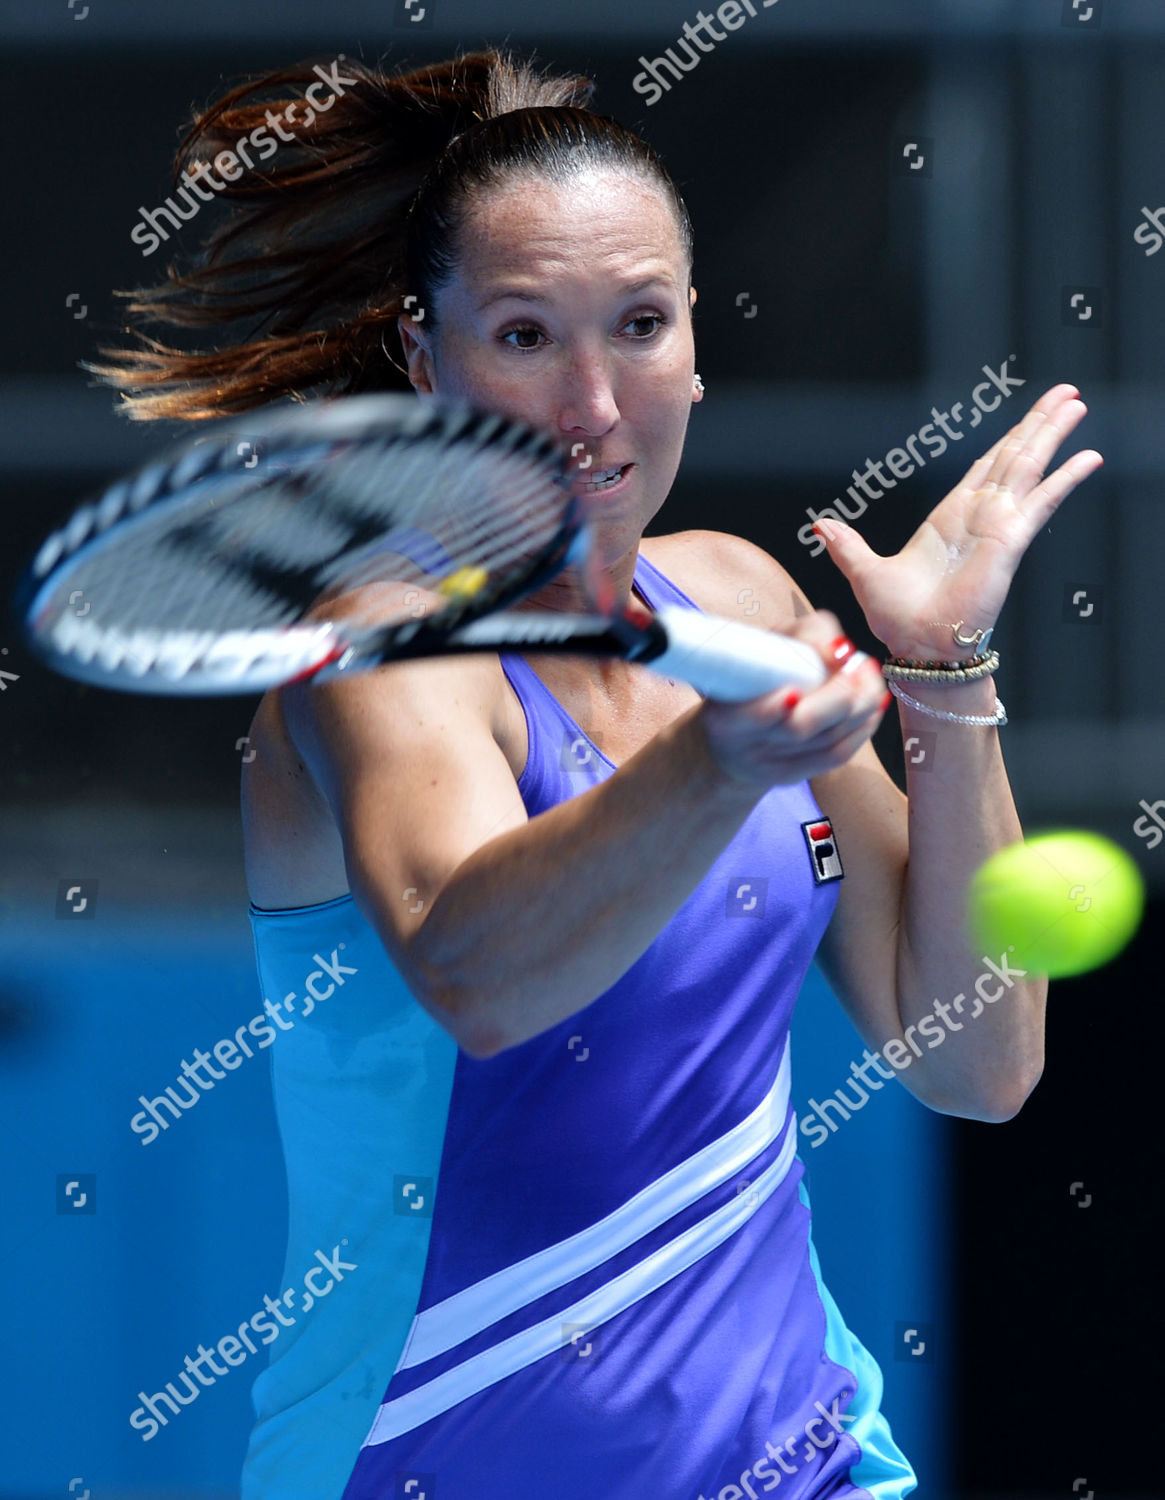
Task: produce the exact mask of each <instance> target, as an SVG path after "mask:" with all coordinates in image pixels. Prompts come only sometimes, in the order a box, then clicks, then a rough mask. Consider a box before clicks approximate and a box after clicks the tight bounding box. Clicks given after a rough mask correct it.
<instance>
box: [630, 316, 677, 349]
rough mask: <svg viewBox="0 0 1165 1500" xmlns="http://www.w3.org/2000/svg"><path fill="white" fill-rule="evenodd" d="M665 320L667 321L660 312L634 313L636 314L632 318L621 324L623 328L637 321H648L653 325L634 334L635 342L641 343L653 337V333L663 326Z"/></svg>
mask: <svg viewBox="0 0 1165 1500" xmlns="http://www.w3.org/2000/svg"><path fill="white" fill-rule="evenodd" d="M666 322H667V319H666V318H665V317H664V316H663V314H662V313H656V312H650V313H636V315H635V316H634V317H633V318H631V319H629V321H628V322H626V323H625V324H624V325H623V326H624V327H625V328H630V327H631V326H632V325H633V324H635V323H639V324H643V323H650V324H652V325H654V326H652V327H650V328H648V329H647V330H646V332H644V333H640V334H638V335H636V336H635V342H636V343H643V342H645V341H646V340H647V339H649V338H653V337H654V336H655V334H656V333H658V332H659V330H660V329H661V328H662V327H663V325H664V324H665V323H666Z"/></svg>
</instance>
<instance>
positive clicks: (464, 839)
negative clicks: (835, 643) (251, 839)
mask: <svg viewBox="0 0 1165 1500" xmlns="http://www.w3.org/2000/svg"><path fill="white" fill-rule="evenodd" d="M830 622H832V624H831V623H830ZM801 630H802V633H803V637H804V638H805V639H810V640H812V641H813V642H814V643H815V644H817V645H818V646H819V648H820V647H821V645H822V642H823V641H824V642H828V641H829V640H831V639H832V638H833V636H834V635H836V633H837V631H836V621H834V620H833V617H832V616H821V615H815V616H814V617H812V619H811V620H809V621H805V622H802V624H801ZM823 654H824V651H823ZM817 692H818V693H819V694H826V696H827V704H826V707H827V709H828V707H829V704H832V705H833V708H834V713H833V714H832V716H831V723H830V725H829V727H828V728H827V729H825V730H824V731H823V732H822V733H821V734H819V735H816V736H814V737H813V738H812V739H810V740H806V738H805V737H804V736H803V735H792V734H790V733H789V732H788V731H787V730H786V729H785V728H784V722H783V721H784V718H785V710H784V709H783V708H781V706H780V704H779V702H778V701H777V699H778V697H779V695H777V694H772V695H768V696H766V697H764V698H759V699H754V700H753V701H752V703H750V704H743V705H732V706H729V705H724V704H713V703H707V702H705V703H702V704H699V705H697V706H696V707H695V708H693V709H690V710H689V711H688V712H687V713H686V714H683V715H681V716H680V717H679V718H678V719H676V720H674V721H673V722H672V723H671V724H669V725H668V726H666V728H664V729H663V730H661V731H660V732H659V733H658V734H657V735H655V736H654V737H653V738H652V739H651V740H650V741H649V742H648V743H647V744H646V745H644V746H643V747H642V748H641V749H640V750H639V751H638V752H637V753H636V754H635V755H633V756H632V757H631V758H630V759H629V760H627V761H626V762H625V763H624V764H623V765H622V766H620V767H619V769H618V770H617V771H616V772H614V773H613V774H612V775H611V776H610V777H608V778H607V779H606V780H605V781H603V782H601V783H600V784H599V785H597V786H595V787H592V788H590V789H589V790H588V791H586V792H584V793H581V794H580V795H579V796H577V797H572V798H569V799H568V800H567V801H565V802H562V803H560V804H558V805H557V806H555V807H553V808H550V809H548V810H547V811H546V812H544V813H541V814H539V815H538V816H537V817H535V818H533V819H528V818H527V817H526V812H525V808H524V806H523V803H522V800H521V796H520V794H519V792H518V789H517V786H516V784H515V781H514V778H513V775H512V773H511V770H510V767H509V764H508V762H507V760H506V758H505V756H504V754H503V752H502V750H501V749H500V747H499V746H498V744H497V743H496V741H495V739H494V736H493V733H492V729H491V724H490V715H491V709H490V702H489V689H488V678H487V676H486V674H485V673H484V672H483V671H482V669H481V667H480V665H476V666H475V665H467V664H466V663H465V662H464V661H463V660H458V659H455V658H454V659H449V660H446V661H440V662H421V663H411V662H406V663H397V664H394V665H392V666H390V667H385V668H381V669H380V670H379V671H378V672H375V673H371V674H368V675H366V676H364V677H362V678H355V679H352V680H351V681H347V682H344V681H337V682H332V683H326V684H318V685H316V686H314V687H313V686H305V685H302V684H301V685H299V686H297V687H293V688H288V689H285V690H284V713H285V718H286V721H287V723H288V727H289V730H290V732H291V734H292V737H293V739H294V740H295V743H296V745H297V747H298V748H299V750H300V753H301V754H302V755H303V756H304V758H305V760H306V762H307V764H308V765H309V767H310V769H311V771H312V774H313V776H314V777H315V779H316V782H317V784H318V785H319V786H320V788H321V790H322V791H323V793H324V795H325V797H326V798H327V800H328V803H329V805H330V807H331V809H332V814H333V817H334V818H335V820H336V823H337V826H338V828H339V829H340V833H341V837H342V839H343V844H344V851H345V862H346V866H347V870H348V876H349V882H350V885H351V889H352V892H353V896H354V898H355V899H356V901H357V903H358V905H359V906H360V909H361V910H362V912H363V913H364V914H365V916H367V918H368V919H369V921H370V922H371V923H372V925H373V926H374V927H375V929H376V931H377V933H378V934H379V936H380V937H381V940H382V942H383V943H384V945H385V947H386V949H387V951H388V952H389V955H390V956H391V957H392V958H393V960H394V962H396V963H397V964H398V966H399V967H400V968H401V971H402V973H403V974H404V975H405V978H406V981H407V982H408V983H409V985H410V988H412V989H413V992H414V994H416V996H417V998H418V1000H419V1001H420V1003H422V1004H423V1005H425V1006H426V1008H427V1009H428V1010H429V1011H430V1013H431V1014H432V1015H433V1016H434V1017H435V1018H436V1019H437V1020H438V1021H439V1022H440V1024H441V1025H443V1026H444V1027H445V1028H446V1029H447V1030H448V1031H449V1032H450V1034H451V1035H452V1036H453V1037H454V1038H455V1039H456V1041H457V1042H458V1044H459V1045H460V1046H461V1047H462V1048H463V1049H464V1050H465V1051H466V1052H469V1053H470V1054H471V1055H473V1056H477V1057H488V1056H490V1055H492V1054H494V1053H496V1052H498V1051H501V1050H503V1049H505V1048H507V1047H511V1046H514V1045H516V1044H517V1043H519V1042H522V1041H526V1040H528V1039H529V1038H530V1037H533V1036H536V1035H538V1034H539V1033H541V1032H543V1031H545V1030H547V1029H548V1028H549V1027H551V1026H554V1025H557V1024H558V1023H559V1022H561V1021H563V1020H565V1019H566V1018H567V1017H568V1016H571V1015H574V1014H575V1013H576V1012H577V1011H579V1010H581V1009H583V1008H584V1007H585V1006H587V1005H589V1004H590V1003H591V1002H592V1001H593V1000H594V999H596V998H597V996H599V995H600V994H602V993H603V991H604V990H606V989H608V988H610V986H611V985H612V984H614V983H615V981H616V980H617V979H619V978H620V976H621V975H623V974H624V973H625V972H626V971H627V969H628V968H630V966H631V965H632V964H633V963H634V962H635V960H636V959H637V958H638V957H639V956H640V955H641V954H642V953H643V952H644V951H645V950H646V949H647V948H648V947H649V945H650V944H651V943H652V942H653V941H654V939H655V938H656V936H657V935H658V934H659V932H660V931H661V930H662V928H663V927H664V926H665V925H666V923H667V922H668V921H669V920H670V919H671V917H672V916H674V915H675V913H676V911H678V910H679V908H680V907H681V906H682V905H683V903H684V902H685V901H686V900H687V899H688V897H689V896H690V895H691V893H692V891H693V890H694V889H695V888H696V886H697V885H698V884H699V882H700V880H701V879H702V878H703V876H704V875H705V874H706V873H707V871H708V869H709V868H710V867H711V865H712V864H713V863H714V861H715V860H716V858H717V856H718V855H719V854H720V852H721V851H722V850H723V849H724V848H725V847H726V845H727V844H728V843H729V842H730V841H731V839H732V837H733V836H734V835H735V833H736V832H737V830H738V829H739V828H740V826H741V824H742V823H743V822H744V820H745V819H746V818H747V817H748V815H749V813H750V812H751V810H752V808H753V807H754V806H755V804H756V802H757V801H758V800H759V798H760V797H761V796H763V795H764V793H765V791H767V790H768V788H769V787H770V786H774V785H778V784H787V783H792V782H797V781H801V780H803V779H805V777H806V776H807V775H809V774H812V772H813V771H815V770H822V769H826V768H828V767H831V766H834V765H839V764H842V763H843V762H844V761H845V760H846V759H848V758H849V756H850V755H852V754H853V753H854V750H855V749H856V748H857V747H858V746H859V745H860V744H863V743H865V741H866V740H867V739H868V738H869V736H870V734H871V733H872V732H873V728H874V725H875V724H876V722H877V717H878V715H877V708H878V702H879V698H880V692H881V679H880V677H879V675H878V673H877V669H876V668H874V667H872V666H871V665H870V664H869V663H866V670H865V672H864V673H863V672H856V673H855V672H851V673H848V674H842V673H837V674H836V675H835V676H834V677H833V678H831V680H830V682H829V683H827V684H826V685H825V687H824V688H821V689H818V690H817ZM418 904H420V907H421V909H420V910H416V911H414V910H413V909H412V908H415V907H417V906H418Z"/></svg>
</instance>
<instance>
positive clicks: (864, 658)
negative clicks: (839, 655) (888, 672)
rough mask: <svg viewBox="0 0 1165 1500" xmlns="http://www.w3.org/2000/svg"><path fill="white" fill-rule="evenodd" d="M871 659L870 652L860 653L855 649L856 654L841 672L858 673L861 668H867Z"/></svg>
mask: <svg viewBox="0 0 1165 1500" xmlns="http://www.w3.org/2000/svg"><path fill="white" fill-rule="evenodd" d="M869 659H870V654H869V652H868V651H858V650H856V649H855V650H854V654H853V655H852V656H851V657H850V659H849V661H847V662H846V664H845V666H843V667H842V669H841V670H842V671H843V672H856V671H858V670H859V669H860V668H861V667H863V666H865V664H866V662H868V661H869Z"/></svg>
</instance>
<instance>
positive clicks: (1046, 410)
mask: <svg viewBox="0 0 1165 1500" xmlns="http://www.w3.org/2000/svg"><path fill="white" fill-rule="evenodd" d="M1078 396H1079V392H1078V391H1077V389H1076V387H1075V386H1074V385H1055V386H1052V387H1051V389H1050V390H1047V391H1045V392H1044V394H1043V395H1042V396H1041V397H1040V399H1039V400H1038V401H1036V402H1035V403H1034V404H1033V405H1032V406H1031V407H1030V408H1029V410H1028V411H1027V412H1025V414H1024V415H1023V417H1021V418H1020V420H1019V421H1018V422H1017V423H1016V424H1015V426H1014V427H1011V428H1009V429H1008V431H1007V432H1005V433H1004V434H1003V435H1002V437H1000V438H998V439H997V440H996V441H995V442H994V443H993V444H992V445H991V447H990V448H988V449H987V451H986V453H983V454H981V455H980V456H979V457H978V458H977V459H976V460H975V462H974V463H973V464H972V465H971V467H970V469H968V471H967V473H966V475H965V477H964V478H963V481H962V483H961V484H960V485H959V487H958V488H959V491H960V492H961V493H963V494H970V493H972V492H973V491H975V490H977V489H980V488H982V487H983V486H984V485H985V484H986V483H994V484H999V483H1000V479H1001V476H1002V474H1003V473H1004V472H1005V469H1004V467H1000V468H998V469H996V468H995V465H996V464H997V462H998V461H999V460H1000V458H1001V455H1003V456H1004V464H1006V462H1008V461H1009V459H1008V457H1007V454H1011V453H1015V452H1019V451H1020V450H1021V449H1022V448H1023V446H1024V445H1025V444H1026V443H1027V442H1028V441H1029V440H1030V438H1031V437H1032V435H1033V434H1034V433H1037V432H1039V431H1040V430H1041V429H1043V428H1044V427H1045V425H1046V423H1047V420H1048V418H1049V416H1054V414H1055V412H1056V411H1057V409H1058V408H1059V407H1060V406H1061V405H1062V404H1063V403H1064V402H1065V401H1069V400H1072V399H1074V398H1076V397H1078ZM1005 450H1006V453H1005ZM993 471H994V472H993Z"/></svg>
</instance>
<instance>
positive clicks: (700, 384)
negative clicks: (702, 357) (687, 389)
mask: <svg viewBox="0 0 1165 1500" xmlns="http://www.w3.org/2000/svg"><path fill="white" fill-rule="evenodd" d="M695 386H696V389H697V391H699V393H700V395H701V396H702V395H703V394H704V382H703V381H702V380H701V379H700V377H699V375H697V376H695Z"/></svg>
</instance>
